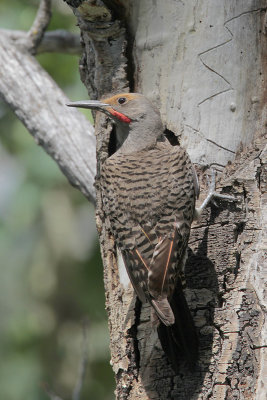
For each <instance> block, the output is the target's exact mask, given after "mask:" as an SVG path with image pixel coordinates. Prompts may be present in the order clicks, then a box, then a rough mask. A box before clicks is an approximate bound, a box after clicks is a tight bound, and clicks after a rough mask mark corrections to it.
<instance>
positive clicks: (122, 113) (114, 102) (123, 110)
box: [102, 93, 140, 123]
mask: <svg viewBox="0 0 267 400" xmlns="http://www.w3.org/2000/svg"><path fill="white" fill-rule="evenodd" d="M139 97H140V95H139V94H136V93H119V94H116V95H115V96H112V97H109V98H107V99H103V100H102V101H103V103H105V104H110V106H111V107H106V111H108V112H109V113H110V114H111V115H113V116H114V117H116V118H117V119H119V120H120V121H122V122H126V123H130V122H131V118H130V116H129V115H127V114H128V113H127V109H128V111H129V104H130V103H131V102H132V101H133V100H136V99H138V98H139Z"/></svg>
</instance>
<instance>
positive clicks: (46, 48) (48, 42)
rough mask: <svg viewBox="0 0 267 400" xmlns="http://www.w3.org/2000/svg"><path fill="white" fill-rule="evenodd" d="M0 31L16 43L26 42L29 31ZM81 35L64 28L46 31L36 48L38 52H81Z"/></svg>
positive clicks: (78, 53)
mask: <svg viewBox="0 0 267 400" xmlns="http://www.w3.org/2000/svg"><path fill="white" fill-rule="evenodd" d="M0 33H1V34H4V35H7V36H8V37H9V38H10V39H12V40H13V41H14V43H15V44H17V43H21V42H25V41H26V38H27V32H25V31H15V30H11V29H0ZM81 50H82V49H81V43H80V35H78V34H75V33H71V32H68V31H66V30H64V29H57V30H55V31H48V32H45V33H44V36H43V39H42V41H41V42H40V43H39V46H38V47H37V49H36V53H37V54H41V53H65V54H77V55H80V54H81Z"/></svg>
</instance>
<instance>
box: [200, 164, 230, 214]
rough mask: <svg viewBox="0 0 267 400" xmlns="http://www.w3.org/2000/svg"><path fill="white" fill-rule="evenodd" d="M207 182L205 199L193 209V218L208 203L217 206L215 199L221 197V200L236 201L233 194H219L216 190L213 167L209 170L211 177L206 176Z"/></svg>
mask: <svg viewBox="0 0 267 400" xmlns="http://www.w3.org/2000/svg"><path fill="white" fill-rule="evenodd" d="M208 184H209V193H208V195H207V197H206V199H205V200H204V201H203V203H202V204H201V206H200V207H199V208H196V209H195V218H198V217H199V216H200V215H201V214H202V212H203V210H205V208H206V207H207V206H208V205H209V203H211V202H212V203H213V204H214V205H215V206H216V207H218V205H217V203H216V201H215V199H221V200H226V201H236V198H235V197H234V196H229V195H226V194H220V193H217V192H216V172H215V170H214V169H212V170H211V177H210V178H208Z"/></svg>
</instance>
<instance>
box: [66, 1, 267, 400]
mask: <svg viewBox="0 0 267 400" xmlns="http://www.w3.org/2000/svg"><path fill="white" fill-rule="evenodd" d="M68 3H69V4H70V5H71V6H73V9H74V12H75V14H76V15H77V17H78V22H79V25H80V27H81V32H82V38H83V42H84V54H83V57H82V59H81V71H82V79H83V81H84V82H85V84H86V86H87V88H88V91H89V94H90V96H91V98H99V97H101V96H102V95H104V94H106V93H108V92H118V91H125V90H128V86H130V88H131V89H132V90H133V91H140V92H142V93H143V94H145V95H147V96H148V97H150V98H151V99H152V100H153V101H154V102H155V104H156V105H157V106H158V107H159V108H160V111H161V115H162V119H163V122H164V124H165V126H166V128H167V129H168V130H169V131H172V132H173V133H174V134H176V135H177V136H178V138H179V140H180V143H181V144H182V145H183V146H185V147H186V148H187V150H188V152H189V154H190V156H191V159H192V161H193V162H194V163H195V164H196V165H197V169H198V172H199V175H200V181H201V188H202V189H203V190H202V195H201V197H204V196H205V190H206V184H205V179H204V178H203V176H204V175H205V173H207V172H208V169H207V167H208V166H210V165H213V166H215V167H216V168H217V170H218V171H219V172H220V173H221V174H220V181H219V186H220V188H221V189H222V191H223V192H227V193H231V194H233V195H235V196H236V197H237V201H236V202H235V203H225V202H221V203H220V204H219V206H217V207H216V206H212V207H211V208H210V209H208V210H207V211H206V212H205V213H204V214H203V215H202V217H201V219H200V220H199V221H198V222H197V223H195V224H194V225H193V227H192V232H191V238H190V243H189V257H188V261H187V264H186V271H185V272H186V278H187V289H186V297H187V300H188V304H189V305H190V308H191V311H192V314H193V316H194V320H195V325H196V327H197V329H198V334H199V343H200V352H199V363H198V366H197V368H196V370H195V371H193V372H190V371H188V370H186V369H185V368H184V367H182V366H181V371H180V373H179V374H177V375H176V374H175V373H174V372H173V370H172V368H171V366H170V364H169V362H168V361H167V359H166V357H165V355H164V353H163V351H162V349H161V346H160V344H159V341H158V338H157V334H156V332H155V330H154V329H152V327H151V324H150V321H149V315H150V311H149V306H148V305H147V304H144V305H141V304H140V302H139V301H138V300H137V299H136V296H135V294H134V292H133V289H132V287H131V285H130V283H129V281H128V278H127V276H126V274H125V272H124V270H123V268H124V267H123V265H121V263H120V257H119V256H118V255H117V253H116V248H115V246H114V240H113V238H112V237H111V236H110V234H109V233H108V231H107V227H106V225H105V220H104V219H103V215H102V212H101V210H102V200H101V197H100V194H99V191H98V194H97V226H98V231H99V235H100V243H101V250H102V257H103V263H104V280H105V289H106V307H107V311H108V317H109V328H110V348H111V363H112V366H113V370H114V373H115V376H116V381H117V388H116V396H117V398H118V399H135V400H137V399H140V400H141V399H142V400H145V399H161V400H164V399H208V398H212V399H264V398H265V396H266V381H265V382H264V374H265V376H266V357H265V358H264V356H265V355H266V321H265V319H264V311H265V305H264V293H265V292H266V286H265V285H266V280H265V279H266V272H265V271H266V270H265V271H264V266H265V267H266V247H267V230H266V222H267V196H266V165H267V147H266V123H265V117H266V108H265V98H266V90H265V87H264V83H265V81H266V78H267V77H266V73H267V69H266V65H265V63H266V61H265V60H266V56H265V54H266V36H265V26H264V23H265V22H264V21H265V13H266V8H265V7H266V4H265V1H261V0H255V1H249V0H246V1H243V2H238V1H234V2H227V1H222V0H220V1H219V0H218V1H215V2H214V1H213V2H211V1H210V0H200V1H198V2H193V1H188V2H182V1H176V2H174V1H171V0H168V1H166V2H160V1H159V0H154V1H152V0H146V1H133V0H129V1H128V2H127V9H125V8H124V7H123V4H125V3H126V2H120V1H119V0H116V1H109V0H106V1H104V0H103V2H100V1H96V2H94V4H93V5H92V4H91V3H89V2H81V1H74V0H73V1H71V0H69V1H68ZM126 32H127V33H126ZM126 37H127V42H126ZM127 79H129V82H128V80H127ZM96 133H97V159H98V171H99V168H101V164H102V163H103V161H104V160H105V159H106V158H107V157H108V156H109V155H110V154H111V151H112V150H111V149H112V137H113V131H112V127H111V126H110V125H107V122H106V119H105V117H103V116H98V117H97V119H96ZM99 185H101V181H99V179H98V178H97V185H96V186H97V188H98V187H99ZM118 261H119V262H118Z"/></svg>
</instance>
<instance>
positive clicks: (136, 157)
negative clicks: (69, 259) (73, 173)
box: [68, 93, 222, 371]
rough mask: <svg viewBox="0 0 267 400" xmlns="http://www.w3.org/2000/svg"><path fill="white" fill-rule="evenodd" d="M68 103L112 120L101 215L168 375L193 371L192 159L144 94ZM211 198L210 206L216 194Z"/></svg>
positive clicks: (195, 343)
mask: <svg viewBox="0 0 267 400" xmlns="http://www.w3.org/2000/svg"><path fill="white" fill-rule="evenodd" d="M68 106H71V107H83V108H89V109H93V110H97V111H101V112H103V113H105V114H106V115H107V116H108V117H110V118H111V119H113V121H114V122H115V125H116V138H117V148H116V151H115V153H114V154H112V155H111V156H110V157H108V158H107V159H106V161H105V162H104V164H103V165H102V169H101V182H102V185H101V194H102V200H103V212H104V215H105V218H106V220H107V222H108V226H109V229H110V231H111V233H112V235H113V236H114V238H115V241H116V245H117V247H118V248H119V249H120V251H121V254H122V257H123V260H124V264H125V267H126V270H127V272H128V275H129V278H130V281H131V283H132V285H133V287H134V289H135V292H136V294H137V296H138V298H139V299H140V300H141V302H145V301H148V302H149V303H150V305H151V310H152V312H151V320H152V323H153V325H154V326H156V328H157V331H158V335H159V339H160V342H161V345H162V348H163V350H164V351H165V353H166V354H167V357H168V358H169V361H170V362H171V364H172V366H173V368H174V370H175V371H178V370H179V365H180V362H181V360H184V361H186V363H187V364H188V365H189V366H190V367H192V366H193V365H194V364H195V363H196V361H197V354H198V339H197V335H196V331H195V327H194V323H193V319H192V316H191V313H190V310H189V308H188V305H187V302H186V300H185V297H184V294H183V282H182V278H183V268H184V264H185V260H186V254H187V245H188V239H189V235H190V227H191V223H192V221H193V219H194V216H195V215H196V210H195V201H196V198H197V197H198V193H199V187H198V180H197V176H196V173H195V170H194V167H193V165H192V163H191V161H190V158H189V156H188V154H187V152H186V151H185V150H184V149H183V148H182V147H180V146H172V145H171V144H170V143H169V141H168V140H167V139H166V138H165V137H164V129H163V124H162V121H161V117H160V113H159V110H158V109H157V108H155V107H154V105H153V104H152V103H151V102H150V101H149V100H148V99H147V98H146V97H145V96H143V95H142V94H138V93H121V94H116V95H114V96H112V97H109V98H106V99H104V100H102V101H91V100H85V101H78V102H73V103H68ZM209 195H210V198H209V199H208V201H210V200H211V198H212V197H214V196H215V193H214V191H213V190H212V191H211V192H210V194H209ZM219 196H222V195H219ZM208 201H207V202H208ZM207 202H206V203H207ZM204 206H206V204H205V205H204ZM204 206H203V207H202V208H204ZM199 211H202V209H201V208H200V209H199ZM198 213H199V212H198Z"/></svg>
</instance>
